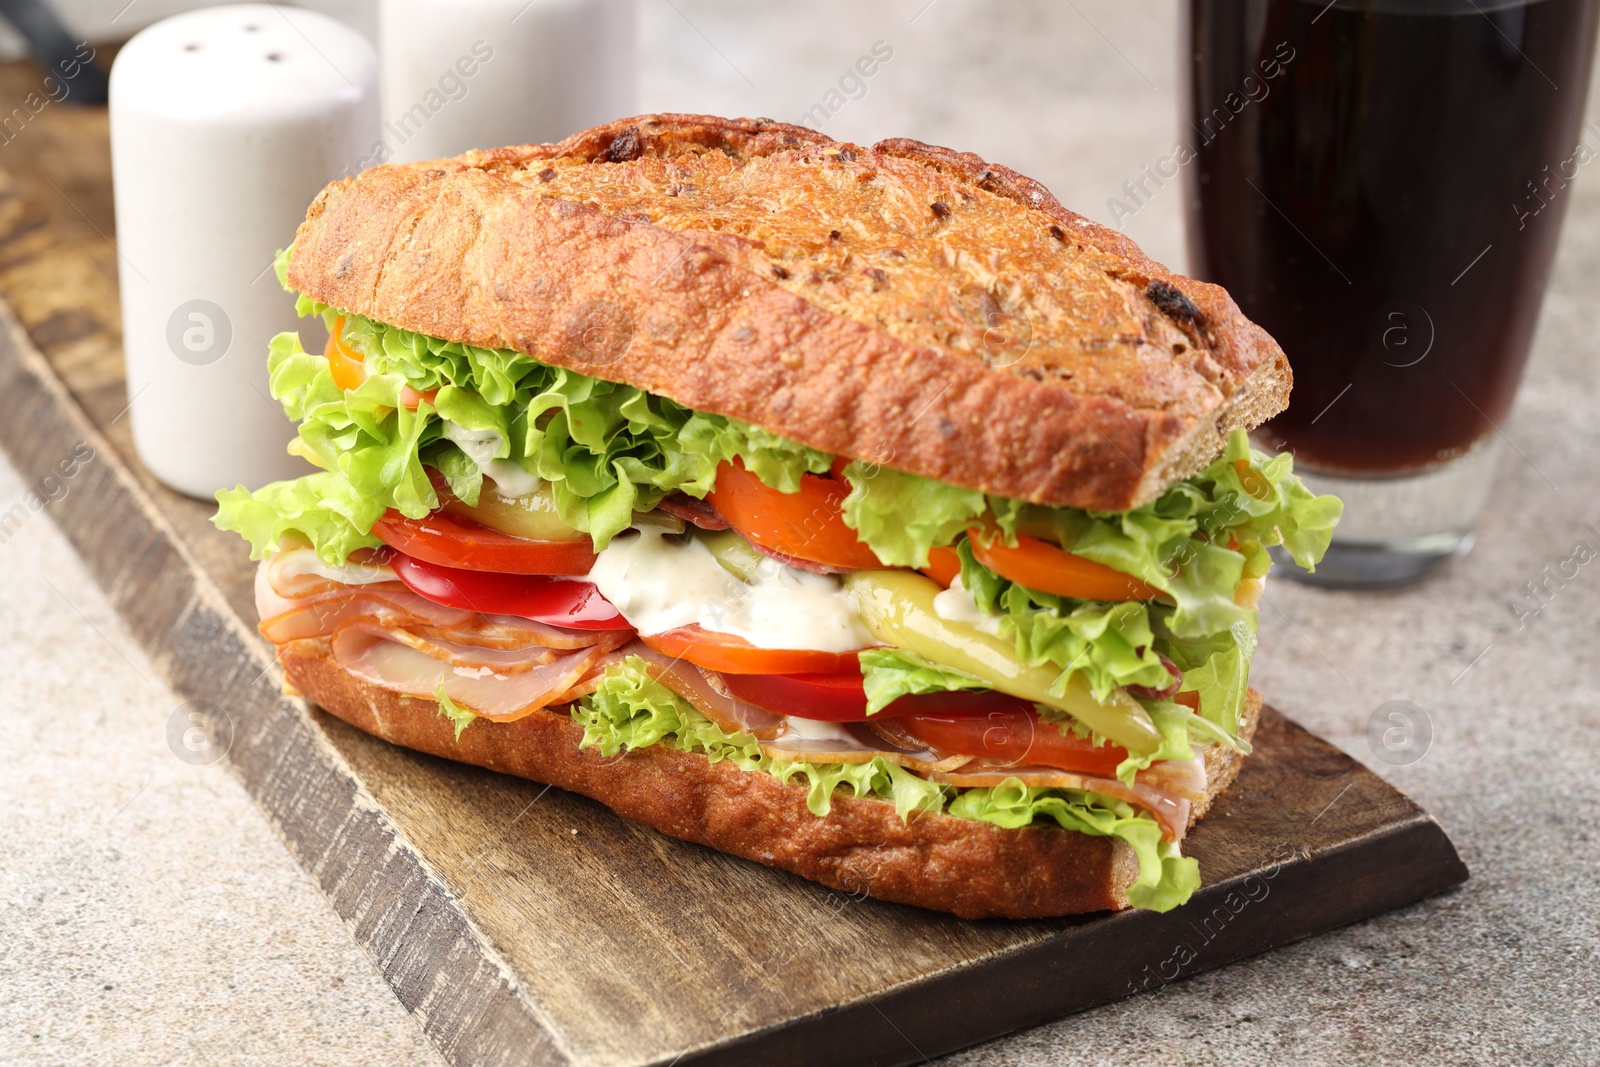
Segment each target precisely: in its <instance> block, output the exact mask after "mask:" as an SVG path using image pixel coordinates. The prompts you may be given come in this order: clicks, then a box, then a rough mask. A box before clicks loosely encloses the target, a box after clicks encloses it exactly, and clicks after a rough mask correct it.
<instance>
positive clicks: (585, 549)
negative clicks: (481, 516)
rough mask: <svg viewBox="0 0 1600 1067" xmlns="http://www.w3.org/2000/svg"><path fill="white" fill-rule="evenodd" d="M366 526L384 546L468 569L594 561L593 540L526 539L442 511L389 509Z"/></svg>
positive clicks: (541, 568) (548, 569) (582, 569)
mask: <svg viewBox="0 0 1600 1067" xmlns="http://www.w3.org/2000/svg"><path fill="white" fill-rule="evenodd" d="M372 532H373V534H374V535H375V536H377V537H378V538H379V539H380V540H382V541H383V543H384V544H386V545H388V546H389V547H390V548H397V549H399V550H400V551H401V552H404V553H405V554H406V555H408V556H415V557H416V558H417V559H421V560H427V561H428V562H429V563H437V564H439V565H440V566H442V567H456V568H459V569H461V570H468V571H493V572H494V573H496V574H558V575H571V574H588V573H589V568H590V567H593V566H594V543H593V542H592V541H589V540H588V539H587V538H586V539H584V540H582V541H530V540H528V539H527V538H526V537H513V536H512V535H511V534H506V533H501V532H500V531H499V530H491V529H489V528H488V527H487V526H479V525H478V524H477V523H475V522H470V521H468V520H467V519H463V518H461V517H460V516H458V515H452V514H450V513H449V512H447V511H435V512H433V514H431V515H429V516H428V517H427V518H424V519H408V518H406V517H405V516H404V515H402V514H400V513H399V512H398V511H395V510H394V509H392V508H391V509H390V510H388V511H386V512H384V513H383V517H382V518H380V519H379V520H378V521H377V522H375V523H373V525H372Z"/></svg>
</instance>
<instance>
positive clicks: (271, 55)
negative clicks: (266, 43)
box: [267, 52, 283, 63]
mask: <svg viewBox="0 0 1600 1067" xmlns="http://www.w3.org/2000/svg"><path fill="white" fill-rule="evenodd" d="M267 62H269V63H282V62H283V53H282V52H268V53H267Z"/></svg>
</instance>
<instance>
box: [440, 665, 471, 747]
mask: <svg viewBox="0 0 1600 1067" xmlns="http://www.w3.org/2000/svg"><path fill="white" fill-rule="evenodd" d="M433 699H435V700H437V701H438V702H439V714H440V715H443V716H444V717H445V718H447V719H449V720H450V722H451V724H452V725H454V726H455V728H456V740H457V741H459V740H461V731H462V730H465V729H466V728H467V727H469V726H471V725H472V724H473V723H474V722H476V721H477V719H478V713H477V712H475V711H473V710H471V709H470V708H464V707H462V706H461V705H460V704H457V703H456V702H455V701H454V700H451V699H450V694H449V693H446V692H445V691H444V679H443V678H440V679H439V688H438V689H435V690H434V691H433Z"/></svg>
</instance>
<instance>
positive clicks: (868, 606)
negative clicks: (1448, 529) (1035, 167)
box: [216, 115, 1339, 918]
mask: <svg viewBox="0 0 1600 1067" xmlns="http://www.w3.org/2000/svg"><path fill="white" fill-rule="evenodd" d="M279 277H280V280H282V281H283V283H284V285H285V286H286V287H287V288H289V289H290V290H292V291H294V292H296V293H298V294H299V295H298V299H299V307H300V310H301V313H302V314H305V315H319V316H321V317H322V319H323V321H324V322H325V323H327V325H328V327H329V330H330V334H331V336H330V340H329V341H328V344H327V347H326V349H325V351H324V352H322V353H309V352H306V351H304V350H303V348H302V347H301V345H300V342H299V339H298V337H297V336H296V335H293V334H284V335H281V336H279V337H278V338H276V339H275V340H274V341H273V342H272V346H271V353H270V369H271V383H272V391H273V394H274V396H275V397H276V398H277V399H278V400H279V401H280V402H281V403H282V404H283V406H284V408H285V410H286V411H287V412H288V413H289V415H290V417H291V418H293V419H295V420H296V421H297V422H298V423H299V424H300V430H299V435H298V437H297V439H296V440H295V442H294V443H293V444H292V445H291V450H292V451H295V452H297V453H298V454H300V455H302V456H304V457H305V458H307V459H308V460H311V461H312V462H313V463H314V464H316V465H317V466H318V467H320V468H322V469H321V470H320V471H318V472H317V473H314V474H310V475H308V476H306V477H303V478H300V479H297V480H294V481H289V482H280V483H275V484H272V485H268V486H265V487H262V488H260V489H257V490H255V491H248V490H246V489H244V488H242V487H241V488H238V489H234V490H228V491H224V492H222V493H220V494H218V499H219V503H220V505H221V507H220V510H219V513H218V516H217V518H216V522H217V524H218V525H219V526H220V527H222V528H223V529H227V530H233V531H236V532H238V533H239V534H241V535H243V536H244V537H245V538H246V539H248V540H249V541H250V543H251V545H252V546H253V558H255V559H258V560H260V561H261V562H260V569H259V571H258V578H257V586H256V588H257V601H258V607H259V610H260V613H261V617H262V622H261V632H262V633H263V634H264V635H265V636H266V637H267V638H268V639H270V640H271V641H272V642H273V643H274V644H275V645H276V647H277V651H278V656H279V659H280V661H281V663H282V665H283V668H284V671H285V674H286V677H287V679H288V683H289V684H290V685H291V686H292V687H293V688H294V689H295V690H297V691H298V692H300V693H302V694H304V695H305V696H306V697H307V698H309V699H310V700H311V701H313V702H315V703H317V704H319V705H321V706H322V707H323V708H325V709H327V710H328V711H329V712H331V713H332V714H334V715H336V716H338V717H340V718H341V719H344V720H346V721H347V722H349V723H351V724H353V725H355V726H357V727H359V728H360V729H362V730H365V731H367V732H369V733H372V734H375V735H376V736H378V737H381V738H384V739H386V740H388V741H391V742H393V743H396V744H399V745H404V746H407V747H409V748H413V749H418V750H421V751H424V752H430V753H433V754H435V755H439V756H443V757H446V758H449V759H455V760H461V761H465V762H468V763H473V764H477V765H480V766H483V767H489V768H493V769H495V770H498V771H503V772H506V773H509V774H514V775H520V776H522V777H526V778H530V779H534V780H537V781H540V782H545V783H549V784H553V785H556V786H560V787H561V788H564V789H570V790H574V791H576V792H580V793H584V794H586V795H588V796H590V797H593V798H595V799H596V800H599V801H600V802H602V803H604V804H606V805H608V806H610V807H611V808H613V809H615V810H616V811H617V812H619V813H620V814H622V815H624V816H626V817H628V818H631V819H635V820H638V821H640V822H643V823H646V824H648V825H650V826H653V827H655V828H657V829H659V830H661V831H662V832H664V833H667V834H670V835H672V836H674V837H679V838H683V839H686V840H690V841H696V842H700V843H702V844H705V845H709V846H711V847H713V848H717V849H721V850H723V851H725V852H729V853H733V854H735V855H739V856H744V857H747V858H749V859H753V860H756V861H759V862H761V863H765V864H768V865H771V866H777V867H782V868H784V869H786V870H789V871H792V872H794V873H796V874H799V875H802V876H804V877H806V878H811V879H814V880H816V881H818V882H822V883H825V884H827V885H830V886H834V887H839V888H846V889H848V890H850V891H851V892H858V891H865V892H866V893H868V894H870V895H872V896H875V897H879V898H882V899H885V900H892V901H899V902H902V903H907V904H914V905H920V906H922V907H927V908H935V909H940V910H944V911H948V912H952V913H954V914H956V915H960V916H964V917H969V918H977V917H991V916H1005V917H1033V916H1052V915H1065V914H1072V913H1079V912H1087V911H1096V910H1101V909H1111V908H1124V907H1128V906H1130V905H1131V906H1137V907H1145V908H1153V909H1158V910H1165V909H1169V908H1172V907H1175V906H1177V905H1179V904H1181V903H1182V902H1183V901H1185V900H1186V899H1188V897H1189V895H1190V894H1191V893H1192V892H1193V891H1194V889H1195V888H1196V887H1197V886H1199V885H1200V878H1201V872H1200V871H1199V870H1198V869H1197V865H1196V863H1195V861H1194V860H1193V859H1192V858H1187V857H1185V856H1184V855H1183V852H1182V842H1183V839H1184V835H1185V833H1186V832H1187V831H1188V829H1189V828H1190V826H1191V825H1192V824H1193V822H1194V820H1195V819H1197V818H1199V817H1200V815H1201V814H1202V813H1204V811H1205V810H1206V809H1207V807H1208V806H1209V805H1210V804H1211V803H1212V802H1213V801H1214V800H1215V798H1216V796H1217V794H1218V793H1219V792H1220V791H1221V790H1222V789H1224V788H1225V787H1226V786H1227V785H1228V783H1229V782H1230V781H1231V780H1232V779H1233V777H1234V776H1235V775H1236V774H1237V773H1238V770H1239V765H1240V761H1241V760H1242V758H1243V757H1244V756H1245V755H1246V754H1247V753H1248V752H1249V750H1250V744H1249V741H1250V736H1251V732H1252V730H1253V729H1254V726H1255V721H1256V716H1257V715H1258V713H1259V709H1260V698H1259V697H1258V696H1257V695H1256V694H1255V693H1254V692H1253V691H1251V690H1250V689H1249V688H1248V685H1247V681H1248V674H1249V663H1250V657H1251V654H1252V652H1253V651H1254V648H1255V631H1256V611H1255V607H1256V600H1257V598H1258V597H1259V595H1260V591H1261V587H1262V581H1263V579H1264V577H1265V575H1266V572H1267V568H1268V566H1269V564H1270V558H1269V553H1268V549H1269V548H1270V547H1273V546H1281V549H1282V552H1283V553H1284V554H1285V555H1287V556H1288V557H1291V558H1292V559H1293V560H1294V562H1295V563H1297V564H1298V565H1300V566H1303V567H1307V568H1310V567H1311V566H1313V565H1314V564H1315V562H1316V561H1317V559H1318V558H1320V556H1321V554H1322V552H1323V551H1324V550H1325V548H1326V547H1327V544H1328V541H1329V538H1330V536H1331V530H1332V527H1333V524H1334V523H1335V521H1336V520H1337V518H1338V515H1339V503H1338V501H1337V500H1334V499H1333V498H1330V497H1314V496H1313V495H1312V494H1311V493H1310V492H1308V491H1307V490H1306V489H1305V488H1304V487H1303V486H1302V485H1301V484H1300V483H1299V482H1298V481H1297V480H1296V479H1295V477H1294V475H1293V473H1292V472H1291V470H1290V464H1291V460H1290V458H1289V457H1288V456H1286V455H1278V456H1271V457H1268V456H1265V455H1262V454H1260V453H1258V452H1255V451H1253V450H1252V449H1251V447H1250V445H1249V443H1248V440H1247V437H1246V434H1245V431H1246V430H1247V429H1248V428H1249V427H1252V426H1255V425H1256V424H1258V423H1260V422H1261V421H1262V420H1264V419H1266V418H1268V417H1269V416H1271V415H1272V414H1274V413H1276V412H1278V411H1280V410H1282V409H1283V408H1284V406H1285V405H1286V403H1287V398H1288V393H1289V385H1290V373H1289V366H1288V363H1287V361H1286V360H1285V358H1284V355H1283V353H1282V351H1281V350H1280V349H1279V348H1278V347H1277V345H1276V344H1274V343H1273V341H1272V339H1271V338H1270V337H1268V336H1267V335H1266V334H1265V333H1264V332H1263V331H1262V330H1261V329H1259V328H1258V327H1256V326H1255V325H1254V324H1252V323H1251V322H1249V321H1248V320H1247V319H1245V318H1244V316H1243V315H1241V314H1240V312H1239V310H1238V308H1237V307H1236V306H1235V305H1234V303H1233V302H1232V301H1231V300H1230V299H1229V298H1228V296H1227V294H1226V293H1224V292H1223V291H1222V290H1221V289H1219V288H1217V287H1216V286H1212V285H1207V284H1203V283H1200V282H1196V281H1193V280H1191V279H1188V278H1184V277H1181V276H1178V275H1174V274H1172V273H1171V272H1169V271H1167V270H1166V269H1164V268H1163V267H1161V266H1160V265H1158V264H1156V263H1153V262H1151V261H1150V260H1149V259H1147V258H1146V257H1145V256H1144V255H1143V254H1142V253H1141V252H1140V251H1139V250H1138V248H1136V247H1135V246H1134V245H1133V244H1132V243H1131V242H1130V241H1128V240H1127V239H1126V238H1124V237H1123V236H1121V235H1120V234H1118V233H1116V232H1114V231H1112V230H1108V229H1105V228H1103V227H1101V226H1098V225H1095V224H1094V223H1092V222H1090V221H1088V220H1087V219H1084V218H1082V217H1080V216H1078V215H1075V214H1073V213H1072V212H1070V211H1067V210H1066V209H1064V208H1063V207H1062V206H1061V205H1060V204H1059V203H1058V202H1057V201H1056V200H1055V199H1054V198H1053V197H1052V196H1051V195H1050V194H1049V193H1048V192H1047V191H1045V189H1044V188H1043V187H1041V186H1040V185H1038V184H1037V183H1036V182H1033V181H1031V180H1030V179H1028V178H1025V177H1023V176H1021V175H1019V174H1016V173H1015V172H1013V171H1010V170H1007V169H1006V168H1004V167H1000V166H994V165H991V164H987V163H985V162H983V161H982V160H980V159H978V158H977V157H975V156H972V155H968V154H961V153H956V152H952V151H949V150H946V149H942V148H935V147H931V146H928V145H924V144H921V143H918V142H916V141H908V140H890V141H883V142H880V143H879V144H877V145H874V146H873V147H871V148H864V147H861V146H858V145H853V144H846V143H841V142H835V141H833V140H831V139H829V138H827V137H824V136H823V135H821V134H819V133H816V132H814V131H811V130H807V129H804V128H801V127H796V126H788V125H784V124H781V123H775V122H770V121H766V120H729V119H719V118H711V117H705V116H691V115H651V116H643V117H639V118H634V119H627V120H623V121H620V122H616V123H612V124H610V125H607V126H601V127H597V128H595V129H592V130H587V131H584V132H582V133H579V134H576V135H575V136H573V137H571V138H569V139H568V140H566V141H563V142H562V143H560V144H554V145H533V146H525V147H519V148H502V149H496V150H493V151H483V152H471V153H468V154H466V155H464V156H461V157H459V158H456V159H449V160H440V161H435V162H430V163H421V164H407V165H385V166H379V167H375V168H372V169H370V170H367V171H364V172H363V173H361V174H360V175H358V176H356V177H355V178H352V179H346V180H342V181H337V182H334V183H333V184H331V185H329V186H328V187H327V188H326V189H324V190H323V192H322V193H321V195H319V196H318V198H317V199H316V201H315V202H314V203H313V204H312V205H311V208H310V210H309V212H308V214H307V217H306V220H305V222H304V223H303V224H302V225H301V227H300V228H299V231H298V232H297V233H296V235H295V240H294V243H293V244H292V246H291V247H290V249H289V250H287V251H286V252H285V253H284V254H283V255H282V256H281V257H280V260H279Z"/></svg>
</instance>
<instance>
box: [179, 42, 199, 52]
mask: <svg viewBox="0 0 1600 1067" xmlns="http://www.w3.org/2000/svg"><path fill="white" fill-rule="evenodd" d="M183 50H184V51H185V52H198V51H200V42H199V41H190V42H189V43H188V44H186V45H184V46H183Z"/></svg>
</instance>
